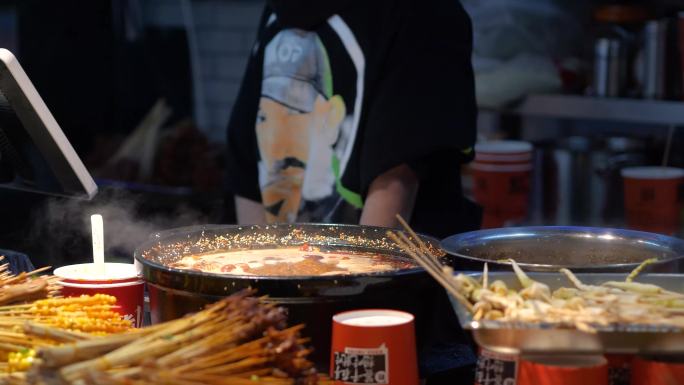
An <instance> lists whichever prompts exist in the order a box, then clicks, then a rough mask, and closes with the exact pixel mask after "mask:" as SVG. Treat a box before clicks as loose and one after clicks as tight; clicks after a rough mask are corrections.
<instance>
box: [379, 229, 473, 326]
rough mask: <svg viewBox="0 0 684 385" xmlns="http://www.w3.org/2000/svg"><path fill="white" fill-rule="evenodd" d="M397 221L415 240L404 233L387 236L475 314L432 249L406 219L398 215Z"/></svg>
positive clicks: (388, 234) (388, 233) (390, 233)
mask: <svg viewBox="0 0 684 385" xmlns="http://www.w3.org/2000/svg"><path fill="white" fill-rule="evenodd" d="M397 219H398V220H399V222H400V223H401V224H402V226H404V228H405V229H406V231H407V232H408V233H409V234H410V235H411V237H412V238H413V239H409V238H408V237H407V236H406V234H404V233H402V232H393V231H388V232H387V236H388V237H390V239H392V240H393V241H394V242H396V243H397V245H398V246H399V247H400V248H401V249H402V250H403V251H404V252H406V253H407V254H408V255H410V256H411V257H412V258H413V259H415V260H416V262H418V264H419V265H421V266H422V267H423V268H424V269H425V270H426V271H427V272H428V273H429V274H430V275H431V276H432V277H433V278H434V279H435V280H436V281H437V282H439V283H440V284H441V285H442V287H444V288H445V289H446V290H447V291H448V292H449V294H451V295H452V296H453V297H454V298H456V299H457V300H458V301H459V302H460V303H461V304H462V305H463V306H464V307H465V308H466V309H468V311H470V312H471V313H472V312H473V305H472V304H471V303H470V301H468V299H467V298H465V297H464V296H463V294H461V292H460V290H459V287H458V285H457V283H456V282H455V281H454V280H453V277H452V275H451V273H448V272H445V271H444V266H442V265H441V264H440V263H439V262H438V261H437V260H436V259H435V258H434V257H433V256H432V253H431V252H430V249H429V248H428V247H427V245H425V243H424V242H423V241H422V240H421V239H420V237H419V236H418V235H417V234H416V233H415V232H414V231H413V230H412V229H411V227H410V226H409V225H408V224H407V223H406V221H404V219H403V218H402V217H401V216H400V215H397ZM447 270H448V269H447Z"/></svg>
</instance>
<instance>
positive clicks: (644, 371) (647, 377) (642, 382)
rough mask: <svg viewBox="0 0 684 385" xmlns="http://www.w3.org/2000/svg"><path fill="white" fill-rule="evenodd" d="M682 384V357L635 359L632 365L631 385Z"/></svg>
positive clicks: (683, 370) (683, 366) (683, 376)
mask: <svg viewBox="0 0 684 385" xmlns="http://www.w3.org/2000/svg"><path fill="white" fill-rule="evenodd" d="M682 384H684V357H676V358H675V357H670V358H665V357H658V358H656V357H637V358H635V359H634V362H633V363H632V383H631V385H682Z"/></svg>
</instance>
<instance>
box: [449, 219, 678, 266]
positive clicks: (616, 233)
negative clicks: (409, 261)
mask: <svg viewBox="0 0 684 385" xmlns="http://www.w3.org/2000/svg"><path fill="white" fill-rule="evenodd" d="M441 246H442V248H443V249H444V250H445V251H446V252H447V253H449V254H450V255H452V256H453V257H454V261H453V265H452V266H453V267H454V268H455V269H457V270H482V268H483V267H484V264H485V263H487V264H488V267H489V269H490V270H510V268H511V267H510V263H509V262H508V261H507V260H508V259H509V258H512V259H514V260H515V261H516V262H517V263H518V264H520V266H521V267H522V268H523V269H524V270H528V271H558V269H560V268H562V267H565V268H568V269H571V270H572V271H575V272H583V273H590V272H604V273H607V272H626V271H630V270H632V269H634V268H635V267H637V266H638V265H639V264H640V263H642V262H643V261H644V260H646V259H649V258H656V259H657V262H656V263H654V264H653V265H652V266H650V267H649V270H651V271H658V272H670V273H676V272H681V271H682V268H683V267H684V241H683V240H681V239H678V238H673V237H668V236H665V235H659V234H653V233H647V232H641V231H633V230H622V229H610V228H598V227H575V226H542V227H510V228H501V229H491V230H478V231H472V232H468V233H463V234H457V235H453V236H450V237H448V238H446V239H444V240H443V241H442V242H441Z"/></svg>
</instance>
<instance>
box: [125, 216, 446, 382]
mask: <svg viewBox="0 0 684 385" xmlns="http://www.w3.org/2000/svg"><path fill="white" fill-rule="evenodd" d="M386 231H387V229H385V228H380V227H369V226H353V225H327V224H280V225H269V226H221V225H206V226H197V227H186V228H180V229H172V230H169V231H164V232H161V233H157V234H154V235H153V236H152V238H151V239H150V240H149V241H148V242H146V243H145V244H143V245H141V246H140V247H138V248H137V250H136V251H135V259H136V263H138V264H139V266H140V267H141V270H142V274H143V277H144V279H145V281H146V282H147V284H148V290H149V295H150V313H151V318H152V321H153V323H156V322H162V321H166V320H170V319H174V318H178V317H181V316H183V315H184V314H186V313H189V312H194V311H197V310H199V309H200V308H202V307H203V306H204V305H205V304H207V303H209V302H212V301H215V300H216V299H218V298H220V297H222V296H227V295H230V294H232V293H235V292H237V291H240V290H242V289H245V288H248V287H250V288H254V289H257V291H258V293H259V294H260V295H268V297H269V300H270V301H273V302H276V303H278V304H280V305H283V306H285V307H286V308H287V309H288V311H289V321H290V323H291V324H299V323H304V324H306V334H307V336H309V337H311V339H312V345H313V346H314V347H315V352H314V355H313V360H314V362H315V363H316V365H317V367H318V368H319V369H323V370H324V371H325V368H327V366H328V365H329V358H330V356H329V354H330V353H329V352H330V339H331V327H332V316H333V315H334V314H336V313H338V312H341V311H345V310H350V309H359V308H391V309H399V310H404V311H409V312H411V313H413V314H414V315H416V330H417V333H418V338H419V340H420V338H421V332H422V330H425V329H427V328H428V327H427V326H422V322H423V319H426V318H429V317H428V316H423V315H429V314H431V308H430V305H429V303H430V299H431V298H436V297H438V296H440V295H441V296H443V295H444V291H443V290H442V289H441V288H440V287H439V286H438V285H437V284H436V283H435V282H434V281H433V280H432V278H431V277H430V276H429V275H428V274H427V273H426V272H425V271H424V270H423V269H421V268H418V267H416V268H408V269H402V270H395V271H385V272H377V273H364V274H349V275H330V276H252V275H228V274H213V273H204V272H199V271H191V270H182V269H176V268H171V267H168V266H167V265H166V263H167V262H175V261H177V260H178V259H180V258H182V257H183V256H184V255H188V254H195V253H202V252H212V251H224V250H240V249H248V248H278V247H286V246H294V245H302V244H304V243H308V244H310V245H316V246H320V247H323V248H327V249H331V248H332V249H344V250H356V251H359V252H375V253H380V254H391V255H394V256H398V257H402V258H410V257H409V256H407V255H405V254H404V252H402V251H401V250H400V249H399V248H398V247H397V246H396V245H395V243H394V242H392V241H390V240H388V239H387V238H386V235H385V233H386ZM422 239H423V241H425V242H426V243H427V244H428V245H429V246H430V247H431V248H432V249H433V251H434V253H435V254H437V255H443V256H444V255H445V253H444V252H443V251H442V250H441V249H440V248H439V241H437V240H436V239H433V238H430V237H427V236H422ZM445 300H446V298H445Z"/></svg>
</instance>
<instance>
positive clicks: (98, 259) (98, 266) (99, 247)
mask: <svg viewBox="0 0 684 385" xmlns="http://www.w3.org/2000/svg"><path fill="white" fill-rule="evenodd" d="M90 225H91V226H92V230H93V264H94V267H95V274H97V275H98V276H100V277H105V260H104V230H103V224H102V215H100V214H94V215H91V216H90Z"/></svg>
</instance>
